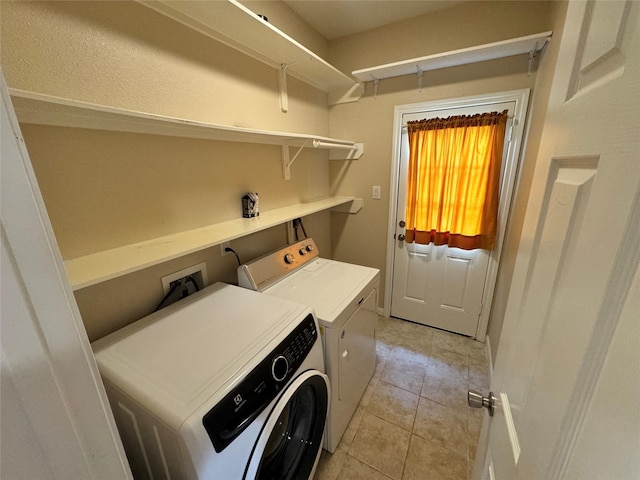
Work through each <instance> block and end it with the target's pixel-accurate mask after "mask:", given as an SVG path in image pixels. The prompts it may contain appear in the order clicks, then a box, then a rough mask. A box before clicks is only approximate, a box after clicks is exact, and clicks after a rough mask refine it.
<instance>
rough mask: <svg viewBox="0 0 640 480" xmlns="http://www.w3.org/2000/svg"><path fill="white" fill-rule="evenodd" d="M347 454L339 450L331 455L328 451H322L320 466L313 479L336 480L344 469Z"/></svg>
mask: <svg viewBox="0 0 640 480" xmlns="http://www.w3.org/2000/svg"><path fill="white" fill-rule="evenodd" d="M347 457H348V455H347V452H345V451H344V450H337V449H336V451H335V452H334V453H333V454H331V453H329V452H327V451H326V450H322V454H321V455H320V460H318V466H317V467H316V474H315V476H314V477H313V479H314V480H336V478H338V473H340V470H341V469H342V465H343V464H344V462H345V460H346V459H347Z"/></svg>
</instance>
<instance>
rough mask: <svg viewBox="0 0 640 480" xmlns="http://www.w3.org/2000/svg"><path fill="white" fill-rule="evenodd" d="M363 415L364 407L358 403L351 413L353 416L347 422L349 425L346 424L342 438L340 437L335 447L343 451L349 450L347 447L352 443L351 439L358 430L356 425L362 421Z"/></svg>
mask: <svg viewBox="0 0 640 480" xmlns="http://www.w3.org/2000/svg"><path fill="white" fill-rule="evenodd" d="M363 415H364V407H363V406H362V405H358V407H357V408H356V411H355V412H354V414H353V417H351V421H350V422H349V425H347V428H346V430H345V431H344V433H343V434H342V438H341V439H340V442H338V447H337V448H339V449H341V450H345V451H348V450H349V448H350V447H351V444H352V443H353V439H354V438H355V436H356V433H357V432H358V427H359V426H360V422H361V421H362V417H363Z"/></svg>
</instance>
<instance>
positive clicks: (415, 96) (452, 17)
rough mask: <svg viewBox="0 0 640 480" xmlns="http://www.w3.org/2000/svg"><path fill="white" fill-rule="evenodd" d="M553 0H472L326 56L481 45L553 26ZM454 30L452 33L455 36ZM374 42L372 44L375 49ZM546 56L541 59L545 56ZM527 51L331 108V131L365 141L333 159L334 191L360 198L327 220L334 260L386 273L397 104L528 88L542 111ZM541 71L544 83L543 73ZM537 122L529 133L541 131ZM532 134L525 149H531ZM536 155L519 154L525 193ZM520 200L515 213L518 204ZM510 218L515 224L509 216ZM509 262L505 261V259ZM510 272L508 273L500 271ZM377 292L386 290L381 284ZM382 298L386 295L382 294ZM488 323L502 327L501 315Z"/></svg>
mask: <svg viewBox="0 0 640 480" xmlns="http://www.w3.org/2000/svg"><path fill="white" fill-rule="evenodd" d="M556 10H558V8H557V7H556V5H555V3H554V2H551V3H545V2H477V3H469V4H464V5H460V6H457V7H454V8H451V9H448V10H445V11H441V12H436V13H434V14H432V15H429V16H424V17H419V18H416V19H413V20H411V21H407V22H400V23H398V24H394V25H390V26H386V27H381V28H379V29H376V30H373V31H369V32H365V33H363V34H358V35H353V36H351V37H346V38H342V39H339V40H337V41H335V42H332V43H331V44H330V48H331V57H330V61H331V62H332V63H334V64H335V65H336V66H338V68H340V69H342V70H343V71H352V70H355V69H358V68H364V67H369V66H374V65H376V64H383V63H387V62H392V61H399V60H403V59H407V58H412V57H417V56H423V55H428V54H432V53H438V52H443V51H447V50H452V49H456V48H464V47H468V46H472V45H478V44H484V43H489V42H493V41H498V40H503V39H508V38H513V37H517V36H522V35H527V34H533V33H539V32H543V31H546V30H552V29H553V28H554V27H556V26H557V25H556V22H555V19H556V17H557V15H556ZM452 32H455V33H453V34H452ZM373 46H375V47H373ZM545 61H546V60H545ZM527 69H528V62H527V56H526V55H522V56H517V57H511V58H507V59H501V60H494V61H490V62H483V63H477V64H472V65H465V66H460V67H454V68H449V69H444V70H438V71H431V72H426V73H425V74H424V79H423V88H422V91H421V92H419V91H418V88H417V77H416V76H414V75H408V76H403V77H397V78H393V79H383V80H381V81H380V85H379V90H378V95H377V98H376V97H374V92H373V84H372V83H371V82H368V83H367V84H366V90H365V94H364V96H363V97H362V98H361V99H360V101H359V102H358V103H354V104H345V105H336V106H333V107H331V112H330V117H329V121H330V134H331V135H332V136H336V137H345V138H353V139H355V140H357V141H364V144H365V154H364V155H363V157H362V158H361V159H360V160H358V161H353V162H349V163H335V164H332V165H331V188H332V191H333V193H336V194H346V193H347V192H349V194H351V195H356V196H362V197H364V199H365V208H364V210H363V211H362V212H361V213H360V214H358V215H356V216H354V217H350V218H349V219H347V220H346V221H345V220H344V219H340V218H333V220H332V238H333V253H334V258H335V259H337V260H343V261H348V262H355V263H361V264H364V265H369V266H373V267H377V268H380V269H381V271H382V278H383V279H384V276H385V262H386V249H387V243H388V241H389V239H388V238H387V225H388V216H389V208H388V205H389V195H388V194H389V188H390V186H389V182H390V178H391V155H392V137H393V115H394V107H395V106H396V105H403V104H410V103H418V102H428V101H432V100H441V99H450V98H457V97H463V96H469V95H479V94H483V93H492V92H500V91H506V90H515V89H520V88H531V89H532V92H533V95H534V104H535V106H534V104H532V105H531V108H532V109H534V110H535V111H536V112H540V109H543V110H544V106H545V105H546V97H545V95H546V93H544V92H543V93H541V96H543V97H544V98H543V99H542V100H541V101H538V100H535V98H536V90H537V88H538V84H537V74H536V72H533V73H532V74H531V76H529V75H528V72H527ZM550 70H552V69H551V68H547V69H546V70H545V74H544V75H545V82H546V81H547V80H546V78H547V77H546V75H547V74H548V71H550ZM543 115H544V112H542V113H536V115H534V117H533V119H534V121H538V122H539V121H540V119H542V118H543ZM540 127H541V126H540V125H536V126H535V128H534V131H538V129H539V128H540ZM536 141H537V138H532V139H531V141H530V143H529V148H531V149H534V148H535V147H536V145H535V144H536ZM534 159H535V154H534V155H530V154H529V153H527V154H526V155H525V157H524V159H523V166H522V167H521V168H522V170H523V171H524V172H525V174H524V175H523V180H522V183H523V184H524V185H522V186H521V188H520V192H521V195H525V193H526V192H527V191H528V182H530V176H529V174H528V173H527V172H530V171H531V169H532V165H530V163H531V162H532V161H534ZM373 185H380V186H382V198H381V199H380V200H373V199H371V187H372V186H373ZM520 208H521V207H520V204H518V211H519V209H520ZM512 223H513V222H512ZM520 226H521V225H518V223H517V222H516V223H514V228H511V230H515V232H513V233H512V234H511V238H510V240H509V242H508V244H507V245H508V248H507V249H505V251H504V253H503V256H507V257H508V258H509V259H511V258H512V257H513V256H514V255H515V252H516V249H517V244H518V239H519V228H520ZM510 261H511V260H509V262H510ZM512 267H513V266H512V264H511V263H509V264H508V265H507V268H505V269H503V271H501V275H502V277H503V278H502V279H501V281H499V290H500V292H499V295H498V296H499V302H498V303H500V305H498V311H499V314H500V315H502V314H503V310H504V308H503V305H502V302H503V301H504V298H503V297H505V296H506V294H507V293H508V287H509V282H510V272H509V271H508V270H509V269H512ZM505 270H507V271H505ZM382 290H383V291H384V285H383V288H382ZM380 298H381V301H382V299H383V298H384V297H383V296H382V295H381V296H380ZM491 323H492V324H494V323H495V325H501V324H502V322H501V319H500V320H499V321H496V322H494V321H493V320H491ZM499 332H500V329H499V328H498V329H497V330H495V331H494V330H492V337H491V340H492V343H494V344H495V345H497V343H498V338H494V337H493V335H495V336H496V337H497V336H499Z"/></svg>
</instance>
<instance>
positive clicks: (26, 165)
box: [0, 75, 132, 480]
mask: <svg viewBox="0 0 640 480" xmlns="http://www.w3.org/2000/svg"><path fill="white" fill-rule="evenodd" d="M0 93H1V95H2V102H1V103H2V118H1V119H0V125H1V128H2V141H1V142H0V146H1V158H2V178H1V180H2V188H1V189H0V191H1V194H2V201H1V203H2V218H1V227H2V228H1V234H2V238H1V251H2V260H1V262H2V282H1V285H2V303H1V311H2V313H1V323H2V360H1V362H0V363H1V365H2V375H1V380H2V386H1V387H0V391H1V393H2V399H1V400H0V406H1V407H2V410H1V412H2V416H1V419H0V425H1V428H2V449H1V450H0V451H1V456H2V461H1V462H0V463H1V464H2V478H7V479H9V478H29V479H40V478H47V479H61V480H62V479H65V480H66V479H70V478H82V479H102V478H109V479H126V478H132V477H131V471H130V469H129V465H128V463H127V459H126V457H125V454H124V450H123V448H122V443H121V442H120V437H119V436H118V432H117V430H116V426H115V423H114V420H113V416H112V414H111V410H110V409H109V403H108V401H107V397H106V394H105V392H104V388H103V386H102V382H101V380H100V376H99V374H98V368H97V366H96V364H95V360H94V358H93V354H92V352H91V347H90V346H89V341H88V339H87V334H86V332H85V331H84V327H83V325H82V320H81V319H80V313H79V312H78V309H77V306H76V305H75V300H74V298H73V293H72V291H71V287H70V286H69V284H68V282H67V281H66V275H65V272H64V266H63V263H62V258H61V257H60V252H59V250H58V247H57V245H56V241H55V238H54V236H53V230H52V229H51V224H50V223H49V219H48V217H47V213H46V210H45V208H44V204H43V202H42V197H41V196H40V191H39V189H38V184H37V182H36V180H35V175H34V173H33V170H32V168H31V163H30V161H29V157H28V154H27V151H26V149H25V147H24V140H23V138H22V135H21V134H20V129H19V127H18V122H17V120H16V118H15V113H14V112H13V108H12V106H11V101H10V100H9V94H8V92H7V88H6V85H5V83H4V78H2V75H0Z"/></svg>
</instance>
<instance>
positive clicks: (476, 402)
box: [467, 390, 496, 417]
mask: <svg viewBox="0 0 640 480" xmlns="http://www.w3.org/2000/svg"><path fill="white" fill-rule="evenodd" d="M467 403H468V404H469V406H470V407H471V408H482V407H484V408H486V409H487V410H489V416H491V417H493V412H494V411H495V409H496V397H494V396H493V392H489V396H488V397H483V396H482V394H481V393H480V392H476V391H475V390H469V391H468V392H467Z"/></svg>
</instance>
